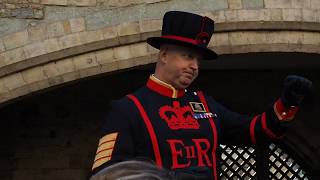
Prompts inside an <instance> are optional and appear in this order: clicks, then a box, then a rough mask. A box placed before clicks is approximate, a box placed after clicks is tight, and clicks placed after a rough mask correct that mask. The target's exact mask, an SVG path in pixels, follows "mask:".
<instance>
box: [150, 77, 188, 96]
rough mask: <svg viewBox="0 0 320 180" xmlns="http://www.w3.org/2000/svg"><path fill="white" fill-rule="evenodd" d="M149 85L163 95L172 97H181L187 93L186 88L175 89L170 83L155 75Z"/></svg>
mask: <svg viewBox="0 0 320 180" xmlns="http://www.w3.org/2000/svg"><path fill="white" fill-rule="evenodd" d="M147 87H148V88H149V89H151V90H153V91H155V92H157V93H159V94H161V95H163V96H167V97H170V98H179V97H182V96H183V95H184V93H185V90H184V89H175V88H174V87H173V86H171V85H170V84H167V83H165V82H163V81H161V80H160V79H158V78H156V77H155V76H154V75H151V76H150V78H149V80H148V82H147Z"/></svg>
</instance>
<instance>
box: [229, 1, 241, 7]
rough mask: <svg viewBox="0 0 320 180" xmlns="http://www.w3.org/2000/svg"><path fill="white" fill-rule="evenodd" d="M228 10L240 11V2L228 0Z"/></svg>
mask: <svg viewBox="0 0 320 180" xmlns="http://www.w3.org/2000/svg"><path fill="white" fill-rule="evenodd" d="M228 5H229V9H242V2H241V0H228Z"/></svg>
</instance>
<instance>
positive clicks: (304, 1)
mask: <svg viewBox="0 0 320 180" xmlns="http://www.w3.org/2000/svg"><path fill="white" fill-rule="evenodd" d="M310 5H311V0H292V7H293V8H303V9H309V8H310Z"/></svg>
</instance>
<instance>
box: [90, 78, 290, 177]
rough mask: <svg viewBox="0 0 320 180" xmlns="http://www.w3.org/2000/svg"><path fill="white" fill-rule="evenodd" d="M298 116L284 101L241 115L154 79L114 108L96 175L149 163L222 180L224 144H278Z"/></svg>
mask: <svg viewBox="0 0 320 180" xmlns="http://www.w3.org/2000/svg"><path fill="white" fill-rule="evenodd" d="M295 112H296V109H287V108H285V107H283V105H282V103H281V101H280V100H278V101H277V102H276V103H275V104H274V106H273V107H270V108H268V109H267V110H266V111H265V112H263V113H262V114H259V115H257V116H254V117H250V116H245V115H240V114H238V113H235V112H232V111H230V110H228V109H226V108H225V107H223V106H222V105H221V104H219V103H218V102H216V101H215V100H214V99H213V98H212V97H210V96H207V95H206V94H203V93H202V92H201V91H199V92H190V91H187V90H176V89H174V88H173V87H172V86H170V85H168V84H166V83H164V82H162V81H160V80H158V79H157V78H155V77H154V76H150V78H149V80H148V82H147V85H146V86H144V87H142V88H140V89H139V90H137V91H135V92H134V93H133V94H130V95H128V96H126V97H123V98H122V99H120V100H117V101H114V102H113V103H112V110H111V111H110V112H109V114H108V115H107V117H106V120H105V121H106V123H105V126H104V128H103V135H102V137H101V139H100V141H99V146H98V149H97V153H96V157H95V160H94V164H93V168H92V169H93V172H98V171H99V170H101V169H103V168H104V167H106V166H108V165H110V164H112V163H114V162H119V161H125V160H130V159H134V158H137V157H147V158H150V159H152V160H154V161H155V162H156V164H157V165H158V166H161V167H164V168H167V169H172V170H175V169H183V168H190V167H194V166H206V167H209V168H210V169H211V172H210V176H212V178H211V179H217V172H216V169H217V160H218V157H216V149H217V146H218V145H219V144H230V145H251V144H255V143H256V141H259V140H260V139H264V138H278V137H279V136H280V135H281V134H282V132H283V130H284V128H285V127H283V126H282V124H283V122H284V121H285V120H288V119H292V118H293V116H294V114H295ZM279 119H280V120H279Z"/></svg>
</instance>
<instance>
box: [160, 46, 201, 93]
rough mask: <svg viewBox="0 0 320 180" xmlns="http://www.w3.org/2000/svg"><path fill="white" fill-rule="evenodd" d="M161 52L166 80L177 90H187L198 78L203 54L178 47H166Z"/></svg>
mask: <svg viewBox="0 0 320 180" xmlns="http://www.w3.org/2000/svg"><path fill="white" fill-rule="evenodd" d="M161 51H162V52H161ZM161 51H160V58H162V59H161V61H162V62H164V67H163V68H164V73H165V74H164V77H165V80H166V81H167V82H168V83H169V84H171V85H172V86H173V87H175V88H176V89H185V88H187V87H188V86H189V85H190V84H191V83H192V82H193V81H194V80H195V79H196V77H197V76H198V72H199V62H200V60H201V59H202V58H203V55H202V53H201V52H200V51H197V50H194V49H192V48H187V47H182V46H176V45H165V46H164V47H163V48H162V49H161Z"/></svg>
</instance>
